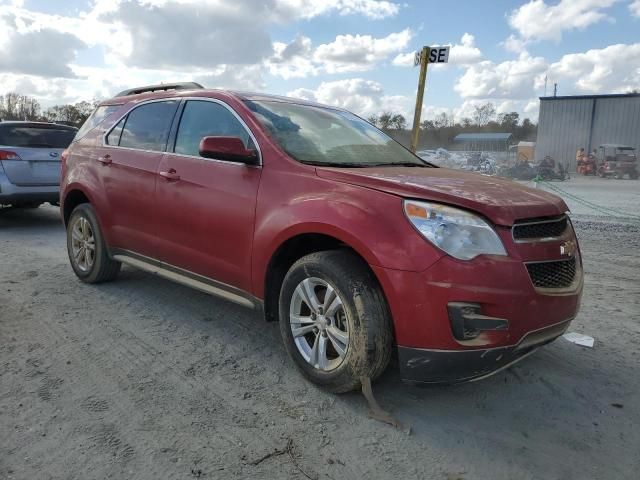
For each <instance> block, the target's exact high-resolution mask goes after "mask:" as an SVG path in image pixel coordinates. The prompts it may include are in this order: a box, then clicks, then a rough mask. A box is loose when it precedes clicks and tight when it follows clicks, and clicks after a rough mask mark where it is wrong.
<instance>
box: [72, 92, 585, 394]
mask: <svg viewBox="0 0 640 480" xmlns="http://www.w3.org/2000/svg"><path fill="white" fill-rule="evenodd" d="M60 203H61V209H62V214H63V218H64V224H65V226H66V229H67V247H68V252H69V258H70V260H71V266H72V267H73V270H74V271H75V273H76V274H77V276H78V277H80V279H81V280H83V281H85V282H88V283H98V282H104V281H107V280H112V279H114V278H115V277H116V276H117V274H118V271H119V269H120V265H121V264H122V263H125V264H128V265H131V266H134V267H138V268H141V269H143V270H147V271H149V272H152V273H155V274H158V275H160V276H163V277H166V278H168V279H171V280H175V281H177V282H180V283H183V284H186V285H189V286H192V287H194V288H197V289H199V290H203V291H205V292H210V293H213V294H216V295H220V296H222V297H224V298H226V299H227V300H230V301H233V302H236V303H239V304H242V305H245V306H246V307H249V308H253V309H256V310H259V311H262V312H264V316H265V317H266V319H267V320H279V322H280V331H281V333H282V337H283V340H284V344H285V346H286V349H287V351H288V353H289V355H290V356H291V358H292V359H293V361H294V363H295V364H296V366H297V367H298V368H299V369H300V371H301V372H302V373H303V374H304V375H305V376H306V377H307V378H309V379H310V380H311V381H313V382H315V383H317V384H320V385H323V386H324V387H326V388H328V389H329V390H331V391H334V392H344V391H348V390H351V389H355V388H358V387H359V386H360V382H361V379H362V378H363V377H369V378H371V379H373V378H375V377H377V376H378V375H380V374H381V373H382V372H383V371H384V370H385V368H386V367H387V364H388V363H389V360H390V358H391V356H392V354H393V353H394V352H397V356H398V360H399V365H400V372H401V374H402V376H403V378H404V379H406V380H409V381H413V382H428V383H439V382H456V381H463V380H471V379H476V378H479V377H482V376H486V375H488V374H491V373H494V372H495V371H497V370H499V369H501V368H503V367H506V366H508V365H510V364H511V363H513V362H514V361H516V360H519V359H521V358H523V357H524V356H525V355H527V354H528V353H530V352H532V351H533V350H535V349H537V348H538V347H540V346H541V345H544V344H546V343H549V342H551V341H552V340H554V339H555V338H557V337H558V336H559V335H561V334H562V333H563V332H564V331H565V330H566V329H567V326H568V325H569V323H570V322H571V320H572V319H573V318H574V317H575V315H576V313H577V312H578V308H579V304H580V297H581V293H582V283H583V275H582V262H581V258H580V251H579V248H578V242H577V240H576V236H575V233H574V230H573V228H572V225H571V222H570V220H569V217H568V216H567V210H568V208H567V206H566V205H565V203H564V202H563V201H562V200H561V199H560V198H558V197H556V196H554V195H552V194H549V193H546V192H544V191H541V190H535V189H530V188H526V187H523V186H521V185H519V184H517V183H514V182H512V181H510V180H503V179H499V178H495V177H487V176H483V175H479V174H473V173H465V172H461V171H454V170H449V169H445V168H437V167H435V166H433V165H430V164H429V163H426V162H425V161H423V160H421V159H420V158H418V157H416V156H415V155H414V154H412V153H411V152H410V151H408V150H406V149H405V148H404V147H402V146H401V145H400V144H398V143H396V142H395V141H394V140H392V139H390V138H389V137H388V136H386V135H385V134H384V133H383V132H381V131H380V130H378V129H376V128H375V127H373V126H372V125H370V124H369V123H367V122H366V121H364V120H362V119H361V118H359V117H357V116H356V115H353V114H352V113H349V112H347V111H345V110H342V109H339V108H335V107H328V106H323V105H318V104H313V103H309V102H305V101H302V100H298V99H290V98H283V97H276V96H269V95H263V94H249V93H238V92H230V91H220V90H205V89H203V88H202V87H200V86H199V85H197V84H174V85H159V86H150V87H145V88H139V89H134V90H129V91H125V92H122V93H121V94H119V95H118V96H116V97H115V98H113V99H111V100H108V101H105V102H102V104H101V105H100V106H99V107H98V108H97V110H96V111H95V112H94V114H93V115H92V116H91V117H90V118H89V120H87V124H86V125H85V126H84V127H83V128H82V129H81V131H80V132H78V135H77V137H76V139H75V140H74V142H73V143H72V145H71V146H70V147H69V149H68V150H67V152H65V155H64V156H63V178H62V186H61V202H60Z"/></svg>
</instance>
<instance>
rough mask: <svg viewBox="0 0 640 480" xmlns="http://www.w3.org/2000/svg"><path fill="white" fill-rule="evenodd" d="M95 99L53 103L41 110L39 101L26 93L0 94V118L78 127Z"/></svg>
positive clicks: (91, 109)
mask: <svg viewBox="0 0 640 480" xmlns="http://www.w3.org/2000/svg"><path fill="white" fill-rule="evenodd" d="M97 104H98V102H97V101H95V100H94V101H92V102H87V101H82V102H78V103H74V104H65V105H55V106H53V107H50V108H47V109H46V110H42V107H41V106H40V102H38V100H36V99H35V98H33V97H30V96H28V95H20V94H18V93H13V92H11V93H7V94H5V95H0V119H1V120H29V121H36V122H57V123H64V124H66V125H73V126H76V127H79V126H80V125H82V124H83V123H84V121H85V120H86V119H87V117H89V115H91V112H93V110H95V108H96V105H97Z"/></svg>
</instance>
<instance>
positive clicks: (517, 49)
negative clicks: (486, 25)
mask: <svg viewBox="0 0 640 480" xmlns="http://www.w3.org/2000/svg"><path fill="white" fill-rule="evenodd" d="M501 45H502V46H503V47H504V48H505V50H507V51H509V52H512V53H522V52H524V51H525V50H526V46H527V42H525V41H524V40H522V39H521V38H519V37H517V36H515V35H513V34H512V35H509V37H508V38H507V39H506V40H505V41H504V42H501Z"/></svg>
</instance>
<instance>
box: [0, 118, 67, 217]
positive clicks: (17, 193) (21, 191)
mask: <svg viewBox="0 0 640 480" xmlns="http://www.w3.org/2000/svg"><path fill="white" fill-rule="evenodd" d="M77 131H78V129H77V128H75V127H69V126H66V125H58V124H56V123H45V122H13V121H12V122H0V205H13V206H16V207H37V206H38V205H40V204H41V203H44V202H50V203H52V204H57V203H58V201H59V197H60V188H59V185H60V159H61V156H62V152H63V151H64V149H65V148H67V147H68V146H69V144H70V143H71V140H73V137H74V136H75V134H76V132H77Z"/></svg>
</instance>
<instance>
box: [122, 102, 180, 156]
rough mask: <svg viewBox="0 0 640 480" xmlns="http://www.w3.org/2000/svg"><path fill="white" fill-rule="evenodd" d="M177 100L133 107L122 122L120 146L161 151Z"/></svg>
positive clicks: (163, 147)
mask: <svg viewBox="0 0 640 480" xmlns="http://www.w3.org/2000/svg"><path fill="white" fill-rule="evenodd" d="M176 108H178V101H177V100H170V101H166V102H154V103H148V104H146V105H142V106H140V107H138V108H136V109H134V110H133V111H132V112H131V113H129V115H127V120H126V121H125V123H124V129H123V130H122V135H121V137H120V146H121V147H129V148H137V149H140V150H157V151H163V150H164V149H165V145H166V143H167V137H168V135H169V128H171V121H172V120H173V115H174V113H175V112H176Z"/></svg>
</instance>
